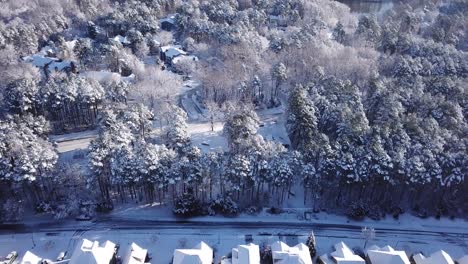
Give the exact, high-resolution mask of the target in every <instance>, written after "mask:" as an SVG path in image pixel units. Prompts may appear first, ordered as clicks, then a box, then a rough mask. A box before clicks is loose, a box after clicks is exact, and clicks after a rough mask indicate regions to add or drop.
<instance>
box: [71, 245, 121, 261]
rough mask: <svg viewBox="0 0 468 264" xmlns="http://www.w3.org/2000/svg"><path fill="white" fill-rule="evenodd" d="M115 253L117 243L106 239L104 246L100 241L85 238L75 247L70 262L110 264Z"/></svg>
mask: <svg viewBox="0 0 468 264" xmlns="http://www.w3.org/2000/svg"><path fill="white" fill-rule="evenodd" d="M114 253H115V244H114V243H112V242H110V241H106V242H104V244H103V245H102V246H100V245H99V242H98V241H94V242H93V241H90V240H88V239H83V240H82V242H81V244H80V245H78V246H77V247H76V248H75V251H74V252H73V255H72V256H71V259H70V262H69V263H70V264H82V263H89V264H109V262H110V261H111V260H112V258H113V256H114Z"/></svg>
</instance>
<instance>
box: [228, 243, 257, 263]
mask: <svg viewBox="0 0 468 264" xmlns="http://www.w3.org/2000/svg"><path fill="white" fill-rule="evenodd" d="M259 263H260V249H259V247H258V245H255V244H252V243H250V244H248V245H239V246H237V248H233V249H232V264H259Z"/></svg>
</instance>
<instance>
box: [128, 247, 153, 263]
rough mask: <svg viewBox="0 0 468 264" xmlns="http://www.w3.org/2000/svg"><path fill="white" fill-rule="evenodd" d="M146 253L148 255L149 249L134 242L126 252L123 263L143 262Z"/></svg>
mask: <svg viewBox="0 0 468 264" xmlns="http://www.w3.org/2000/svg"><path fill="white" fill-rule="evenodd" d="M146 255H148V250H146V249H143V248H141V247H140V246H138V245H137V244H135V243H132V244H131V245H130V246H129V247H128V249H127V252H126V253H125V256H124V258H123V264H143V263H145V259H146Z"/></svg>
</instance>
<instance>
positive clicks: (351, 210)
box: [346, 200, 369, 220]
mask: <svg viewBox="0 0 468 264" xmlns="http://www.w3.org/2000/svg"><path fill="white" fill-rule="evenodd" d="M368 213H369V208H368V207H367V205H365V204H364V202H363V201H361V200H359V201H356V202H352V203H351V205H350V206H349V207H348V211H347V212H346V215H347V216H348V217H349V218H351V219H353V220H363V219H364V217H366V216H367V214H368Z"/></svg>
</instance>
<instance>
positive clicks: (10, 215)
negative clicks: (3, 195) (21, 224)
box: [0, 199, 24, 222]
mask: <svg viewBox="0 0 468 264" xmlns="http://www.w3.org/2000/svg"><path fill="white" fill-rule="evenodd" d="M1 209H2V213H1V214H0V222H15V221H19V220H21V219H22V217H23V214H24V207H23V201H21V200H19V201H18V200H16V199H8V200H6V201H5V202H4V203H3V205H2V207H1Z"/></svg>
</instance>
